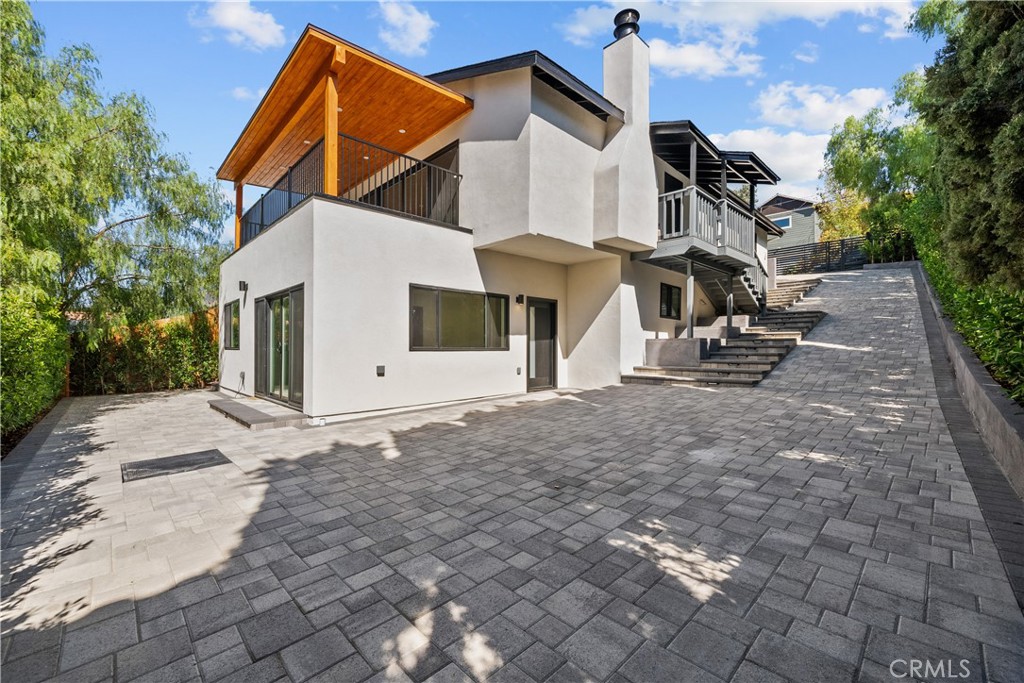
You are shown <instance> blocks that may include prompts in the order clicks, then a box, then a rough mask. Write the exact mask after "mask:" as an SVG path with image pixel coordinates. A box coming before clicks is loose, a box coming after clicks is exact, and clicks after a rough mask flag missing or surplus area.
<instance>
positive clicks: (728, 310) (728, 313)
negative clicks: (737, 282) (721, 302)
mask: <svg viewBox="0 0 1024 683" xmlns="http://www.w3.org/2000/svg"><path fill="white" fill-rule="evenodd" d="M734 279H735V276H733V275H730V276H729V294H728V295H726V297H725V336H726V338H728V337H731V336H732V286H733V280H734Z"/></svg>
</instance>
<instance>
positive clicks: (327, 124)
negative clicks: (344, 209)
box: [324, 71, 338, 197]
mask: <svg viewBox="0 0 1024 683" xmlns="http://www.w3.org/2000/svg"><path fill="white" fill-rule="evenodd" d="M324 193H325V194H328V195H331V196H332V197H334V196H337V195H338V74H337V73H335V72H333V71H330V72H328V73H327V76H326V77H324Z"/></svg>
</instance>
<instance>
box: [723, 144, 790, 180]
mask: <svg viewBox="0 0 1024 683" xmlns="http://www.w3.org/2000/svg"><path fill="white" fill-rule="evenodd" d="M722 158H723V159H725V160H726V161H742V162H745V163H748V164H750V165H751V166H753V167H754V169H755V170H757V172H758V173H760V174H761V175H762V176H763V177H764V178H765V180H766V181H767V182H766V184H771V185H774V184H775V183H777V182H779V181H780V180H781V179H782V178H781V177H780V176H779V174H778V173H776V172H775V171H773V170H772V169H771V168H770V167H769V166H768V164H766V163H764V161H762V160H761V157H759V156H757V155H756V154H754V153H753V152H738V151H729V152H725V151H723V152H722ZM741 175H742V174H741Z"/></svg>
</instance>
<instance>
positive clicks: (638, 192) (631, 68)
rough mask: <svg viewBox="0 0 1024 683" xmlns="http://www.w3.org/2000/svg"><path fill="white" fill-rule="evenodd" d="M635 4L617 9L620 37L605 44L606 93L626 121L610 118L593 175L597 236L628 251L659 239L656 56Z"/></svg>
mask: <svg viewBox="0 0 1024 683" xmlns="http://www.w3.org/2000/svg"><path fill="white" fill-rule="evenodd" d="M639 18H640V13H639V12H637V11H636V10H634V9H626V10H622V11H621V12H619V13H618V14H616V15H615V38H616V40H615V42H613V43H612V44H611V45H609V46H608V47H606V48H605V49H604V96H605V97H606V98H608V99H609V100H611V102H612V104H614V105H615V106H617V107H618V108H619V109H622V110H623V112H624V117H623V118H624V121H623V123H622V124H619V123H618V122H617V121H611V120H609V122H608V139H607V140H606V143H605V146H604V149H603V150H602V151H601V156H600V157H599V159H598V162H597V169H596V171H595V176H594V241H595V242H597V243H600V244H605V245H608V246H612V247H617V248H620V249H625V250H627V251H644V250H649V249H653V248H654V247H655V246H656V245H657V241H658V185H657V178H656V176H655V170H654V151H653V149H652V148H651V137H650V116H651V114H650V90H651V56H650V49H649V48H648V47H647V43H645V42H644V41H643V40H641V39H640V27H639V25H638V24H637V21H638V20H639Z"/></svg>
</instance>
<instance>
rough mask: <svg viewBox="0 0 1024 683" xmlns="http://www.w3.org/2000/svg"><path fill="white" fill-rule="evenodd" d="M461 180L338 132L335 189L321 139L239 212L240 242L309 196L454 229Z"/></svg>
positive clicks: (439, 168)
mask: <svg viewBox="0 0 1024 683" xmlns="http://www.w3.org/2000/svg"><path fill="white" fill-rule="evenodd" d="M461 182H462V174H460V173H458V172H456V171H452V170H450V169H447V168H444V167H443V166H439V165H437V164H434V163H431V162H429V161H423V160H422V159H417V158H416V157H412V156H409V155H408V154H402V153H400V152H396V151H394V150H390V149H387V148H386V147H381V146H380V145H375V144H373V143H371V142H367V141H366V140H360V139H359V138H355V137H352V136H350V135H346V134H344V133H339V134H338V187H336V188H327V187H325V178H324V141H323V139H321V140H319V141H317V143H316V144H314V145H313V146H312V147H310V149H309V151H308V152H306V153H305V154H304V155H303V156H302V158H301V159H299V160H298V161H297V162H295V164H293V165H292V166H290V167H289V168H288V169H287V171H285V173H284V174H283V175H282V176H281V177H280V178H279V179H278V180H277V182H275V183H274V185H273V186H272V187H271V188H270V189H268V190H267V191H266V192H265V193H264V194H263V195H262V196H261V197H260V198H259V199H258V200H257V201H256V202H255V203H254V204H253V205H252V206H251V207H249V210H248V211H246V212H245V214H244V215H243V216H242V244H243V245H244V244H246V243H248V242H249V241H250V240H252V239H253V238H254V237H256V235H258V234H260V233H261V232H263V231H264V230H266V229H267V228H269V227H270V226H271V225H273V224H274V223H276V222H277V221H279V220H281V218H283V217H284V216H285V214H287V213H288V212H289V211H291V209H292V208H294V207H295V206H296V205H298V204H299V202H301V201H302V200H304V199H306V198H307V197H309V196H310V195H314V194H326V195H327V196H333V197H337V198H338V199H341V200H343V201H346V202H352V203H355V204H361V205H364V206H370V207H374V208H377V209H382V210H385V211H391V212H395V213H400V214H403V215H406V216H412V217H415V218H421V219H424V220H429V221H435V222H439V223H444V224H446V225H455V226H457V225H458V224H459V184H460V183H461Z"/></svg>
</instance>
